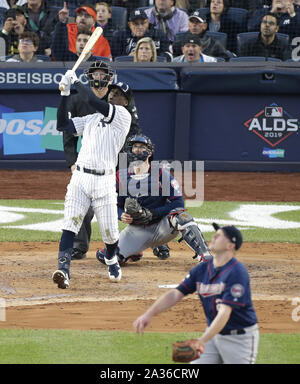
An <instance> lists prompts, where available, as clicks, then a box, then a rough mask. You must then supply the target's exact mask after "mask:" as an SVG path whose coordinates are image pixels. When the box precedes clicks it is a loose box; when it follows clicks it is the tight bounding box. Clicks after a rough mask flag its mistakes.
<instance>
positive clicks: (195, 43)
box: [173, 34, 217, 63]
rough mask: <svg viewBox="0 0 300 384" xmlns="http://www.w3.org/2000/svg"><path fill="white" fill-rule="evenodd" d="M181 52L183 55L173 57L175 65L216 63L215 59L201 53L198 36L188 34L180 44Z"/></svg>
mask: <svg viewBox="0 0 300 384" xmlns="http://www.w3.org/2000/svg"><path fill="white" fill-rule="evenodd" d="M181 50H182V53H183V55H181V56H178V57H175V59H174V60H173V61H174V62H176V63H203V62H205V63H212V62H216V61H217V59H216V58H215V57H211V56H207V55H204V54H203V53H202V45H201V40H200V38H199V37H198V36H195V35H192V34H188V35H187V36H186V37H185V39H184V40H183V42H182V46H181Z"/></svg>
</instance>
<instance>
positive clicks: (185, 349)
mask: <svg viewBox="0 0 300 384" xmlns="http://www.w3.org/2000/svg"><path fill="white" fill-rule="evenodd" d="M203 352H204V345H203V344H200V345H199V340H198V339H188V340H184V341H175V342H174V343H173V344H172V359H173V361H176V362H178V363H189V362H190V361H193V360H195V359H198V358H199V356H200V354H201V353H203Z"/></svg>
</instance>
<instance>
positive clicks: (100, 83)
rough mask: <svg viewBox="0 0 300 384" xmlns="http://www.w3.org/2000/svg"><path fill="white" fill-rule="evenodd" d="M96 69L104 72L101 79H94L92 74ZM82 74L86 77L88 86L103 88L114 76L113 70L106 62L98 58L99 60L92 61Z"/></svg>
mask: <svg viewBox="0 0 300 384" xmlns="http://www.w3.org/2000/svg"><path fill="white" fill-rule="evenodd" d="M97 70H100V71H102V72H104V73H105V75H106V76H105V77H104V78H103V79H101V80H100V79H94V78H93V75H92V74H93V72H95V71H97ZM84 74H85V75H86V77H87V78H88V81H89V85H90V87H92V88H105V87H107V86H108V85H109V83H110V82H111V81H112V78H113V76H114V71H113V69H112V68H111V66H110V65H109V64H108V63H106V62H105V61H102V60H99V61H94V62H93V63H92V64H91V65H90V67H89V69H87V70H86V71H84Z"/></svg>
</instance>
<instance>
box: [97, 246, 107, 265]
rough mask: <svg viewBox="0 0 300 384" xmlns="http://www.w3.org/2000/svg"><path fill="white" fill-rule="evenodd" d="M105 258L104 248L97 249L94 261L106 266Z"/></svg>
mask: <svg viewBox="0 0 300 384" xmlns="http://www.w3.org/2000/svg"><path fill="white" fill-rule="evenodd" d="M105 256H106V248H104V249H97V252H96V259H97V260H98V261H100V263H102V264H104V265H106V263H105V260H104V258H105Z"/></svg>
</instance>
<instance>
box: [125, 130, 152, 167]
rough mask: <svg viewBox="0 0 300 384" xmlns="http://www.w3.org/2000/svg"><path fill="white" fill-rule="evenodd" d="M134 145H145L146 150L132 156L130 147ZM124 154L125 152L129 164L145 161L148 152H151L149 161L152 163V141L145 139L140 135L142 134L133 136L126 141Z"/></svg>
mask: <svg viewBox="0 0 300 384" xmlns="http://www.w3.org/2000/svg"><path fill="white" fill-rule="evenodd" d="M135 143H142V144H145V146H146V147H147V149H146V150H145V151H143V152H142V153H140V154H134V153H132V147H133V145H134V144H135ZM126 152H127V159H128V163H131V162H133V161H145V160H146V159H147V157H148V156H149V154H150V152H152V155H151V157H150V159H149V160H150V161H152V160H153V153H154V145H153V143H152V141H151V140H150V139H149V137H147V136H146V135H142V134H140V135H134V136H131V137H129V138H128V139H127V143H126Z"/></svg>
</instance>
